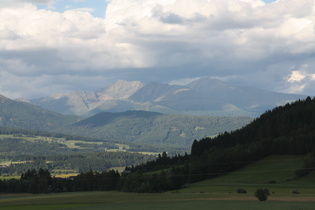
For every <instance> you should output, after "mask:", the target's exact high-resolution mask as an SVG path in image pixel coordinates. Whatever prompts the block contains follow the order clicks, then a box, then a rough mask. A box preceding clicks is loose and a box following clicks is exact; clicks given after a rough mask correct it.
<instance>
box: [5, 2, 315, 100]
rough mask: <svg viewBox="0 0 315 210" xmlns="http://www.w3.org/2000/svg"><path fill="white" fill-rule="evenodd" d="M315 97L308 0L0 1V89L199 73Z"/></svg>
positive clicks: (314, 8)
mask: <svg viewBox="0 0 315 210" xmlns="http://www.w3.org/2000/svg"><path fill="white" fill-rule="evenodd" d="M205 76H207V77H213V78H217V79H221V80H223V81H225V82H227V83H229V84H232V85H238V86H250V87H257V88H263V89H267V90H272V91H278V92H284V93H296V94H304V95H312V96H314V95H315V94H314V93H315V1H314V0H276V1H272V0H269V1H267V0H266V1H261V0H0V79H1V81H0V94H2V95H4V96H6V97H9V98H12V99H15V98H27V99H31V98H38V97H43V96H48V95H52V94H54V93H62V92H71V91H76V90H80V91H93V90H96V89H99V88H102V87H105V86H108V85H110V84H111V83H113V82H115V81H117V80H126V81H142V82H143V83H148V82H151V81H155V82H161V83H169V84H185V83H187V82H189V81H192V80H195V79H196V78H200V77H205Z"/></svg>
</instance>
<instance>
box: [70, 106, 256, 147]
mask: <svg viewBox="0 0 315 210" xmlns="http://www.w3.org/2000/svg"><path fill="white" fill-rule="evenodd" d="M251 120H252V119H251V118H246V117H209V116H203V117H202V116H190V115H165V114H160V113H156V112H146V111H127V112H121V113H105V112H103V113H100V114H96V115H94V116H92V117H89V118H86V119H84V120H81V121H79V122H77V123H75V124H74V125H72V126H71V129H70V130H71V132H73V133H76V134H77V135H82V136H90V137H95V138H102V139H105V140H108V141H110V140H111V141H119V142H123V143H126V144H130V143H132V144H137V145H141V147H143V148H144V147H146V148H150V150H152V151H160V152H161V151H163V150H164V151H174V150H175V151H176V150H177V152H180V151H188V150H189V149H190V147H191V144H192V142H193V140H194V139H199V138H203V137H206V136H214V135H217V134H219V133H222V132H225V131H231V130H235V129H237V128H240V127H242V126H244V125H246V124H247V123H249V122H250V121H251Z"/></svg>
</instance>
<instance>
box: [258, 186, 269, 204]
mask: <svg viewBox="0 0 315 210" xmlns="http://www.w3.org/2000/svg"><path fill="white" fill-rule="evenodd" d="M269 195H270V192H269V190H268V189H261V188H260V189H257V190H256V192H255V196H256V198H258V200H259V201H266V200H267V198H268V196H269Z"/></svg>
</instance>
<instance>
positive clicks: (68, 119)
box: [0, 95, 81, 131]
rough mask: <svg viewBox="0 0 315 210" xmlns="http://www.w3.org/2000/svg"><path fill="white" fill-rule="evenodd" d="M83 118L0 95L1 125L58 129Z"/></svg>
mask: <svg viewBox="0 0 315 210" xmlns="http://www.w3.org/2000/svg"><path fill="white" fill-rule="evenodd" d="M79 119H81V117H78V116H66V115H62V114H59V113H56V112H52V111H49V110H45V109H43V108H40V107H37V106H34V105H32V104H30V103H25V102H20V101H15V100H11V99H9V98H6V97H4V96H1V95H0V126H2V127H11V128H24V129H32V130H44V131H49V130H58V129H59V128H62V127H64V126H67V125H69V124H71V123H74V122H76V121H78V120H79Z"/></svg>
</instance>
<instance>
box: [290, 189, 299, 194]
mask: <svg viewBox="0 0 315 210" xmlns="http://www.w3.org/2000/svg"><path fill="white" fill-rule="evenodd" d="M292 193H293V194H300V191H298V190H293V191H292Z"/></svg>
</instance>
